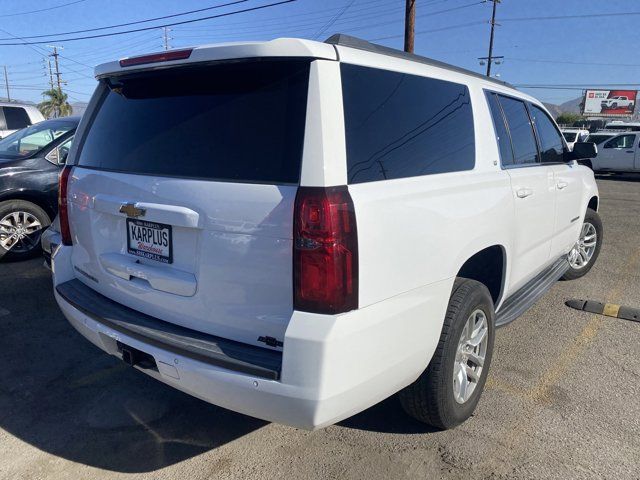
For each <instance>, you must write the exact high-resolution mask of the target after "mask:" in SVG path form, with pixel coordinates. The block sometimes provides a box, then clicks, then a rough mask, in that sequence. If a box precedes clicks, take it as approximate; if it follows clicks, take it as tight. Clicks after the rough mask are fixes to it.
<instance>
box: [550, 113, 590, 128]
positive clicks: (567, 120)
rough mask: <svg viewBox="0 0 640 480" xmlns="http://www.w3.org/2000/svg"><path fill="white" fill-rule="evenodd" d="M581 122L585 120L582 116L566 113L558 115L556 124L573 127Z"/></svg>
mask: <svg viewBox="0 0 640 480" xmlns="http://www.w3.org/2000/svg"><path fill="white" fill-rule="evenodd" d="M579 120H584V117H583V116H582V115H578V114H577V113H571V112H564V113H561V114H560V115H558V118H556V122H558V123H559V124H562V125H573V123H574V122H577V121H579Z"/></svg>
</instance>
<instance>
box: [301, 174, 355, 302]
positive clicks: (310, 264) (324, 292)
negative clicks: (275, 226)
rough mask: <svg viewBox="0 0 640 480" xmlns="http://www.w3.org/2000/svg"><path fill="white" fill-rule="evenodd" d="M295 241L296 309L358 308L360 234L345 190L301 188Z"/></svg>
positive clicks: (349, 197)
mask: <svg viewBox="0 0 640 480" xmlns="http://www.w3.org/2000/svg"><path fill="white" fill-rule="evenodd" d="M293 241H294V245H293V261H294V266H293V271H294V308H295V309H296V310H302V311H307V312H314V313H326V314H336V313H343V312H347V311H349V310H354V309H356V308H358V233H357V229H356V216H355V211H354V208H353V201H352V200H351V196H350V195H349V191H348V190H347V187H346V186H341V187H327V188H325V187H300V188H298V193H297V195H296V202H295V210H294V238H293Z"/></svg>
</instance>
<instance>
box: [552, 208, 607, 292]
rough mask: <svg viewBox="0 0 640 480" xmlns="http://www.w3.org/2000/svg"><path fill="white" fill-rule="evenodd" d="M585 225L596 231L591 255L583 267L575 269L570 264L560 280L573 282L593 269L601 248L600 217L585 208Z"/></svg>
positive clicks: (602, 230) (602, 232)
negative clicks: (589, 225)
mask: <svg viewBox="0 0 640 480" xmlns="http://www.w3.org/2000/svg"><path fill="white" fill-rule="evenodd" d="M585 223H590V224H591V225H593V226H594V227H595V230H596V245H595V249H594V251H593V255H592V256H591V259H590V260H589V262H587V264H586V265H585V266H584V267H581V268H575V267H574V266H572V265H571V263H570V264H569V270H567V272H566V273H565V274H564V275H563V276H562V280H575V279H577V278H580V277H584V276H585V275H586V274H587V273H588V272H589V270H591V267H593V265H594V264H595V263H596V260H597V259H598V255H600V248H601V247H602V240H603V238H604V237H603V234H604V229H603V228H602V220H600V215H598V212H596V211H595V210H592V209H590V208H587V213H586V214H585V216H584V223H583V225H584V224H585ZM581 232H582V230H581Z"/></svg>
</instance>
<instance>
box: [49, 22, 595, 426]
mask: <svg viewBox="0 0 640 480" xmlns="http://www.w3.org/2000/svg"><path fill="white" fill-rule="evenodd" d="M96 76H97V78H98V81H99V84H98V87H97V90H96V92H95V94H94V95H93V97H92V99H91V102H90V104H89V107H88V110H87V112H86V114H85V115H84V117H83V119H82V122H81V124H80V127H79V129H78V133H77V136H76V138H77V140H76V142H74V144H73V147H72V150H71V152H70V158H69V160H68V162H67V167H65V169H64V171H63V174H62V175H61V179H60V209H59V211H60V234H59V236H58V238H57V240H56V241H52V239H51V238H48V244H49V245H52V247H53V248H52V251H53V255H52V268H53V283H54V288H55V298H56V300H57V302H58V304H59V305H60V308H61V309H62V312H63V313H64V315H65V316H66V317H67V319H68V320H69V322H70V323H71V324H72V325H73V326H74V327H75V328H76V329H77V330H78V331H79V332H80V333H81V334H82V335H84V336H85V337H86V338H87V339H89V340H90V341H91V342H93V343H94V344H95V345H97V346H98V347H99V348H101V349H102V350H104V351H106V352H108V353H109V354H111V355H115V356H117V357H118V358H122V359H123V360H124V361H125V362H127V363H128V364H130V365H132V366H134V367H135V368H137V369H139V370H141V371H143V372H145V373H147V374H149V375H151V376H153V377H154V378H157V379H158V380H160V381H162V382H165V383H166V384H168V385H171V386H173V387H175V388H178V389H180V390H183V391H185V392H188V393H189V394H191V395H194V396H196V397H199V398H201V399H204V400H206V401H208V402H211V403H214V404H217V405H221V406H223V407H226V408H229V409H232V410H236V411H238V412H242V413H245V414H248V415H252V416H255V417H259V418H262V419H266V420H270V421H275V422H281V423H285V424H288V425H293V426H296V427H302V428H307V429H316V428H321V427H324V426H326V425H329V424H332V423H334V422H338V421H340V420H342V419H344V418H346V417H349V416H351V415H353V414H355V413H357V412H360V411H362V410H364V409H366V408H368V407H370V406H371V405H373V404H375V403H377V402H379V401H381V400H383V399H384V398H386V397H388V396H390V395H393V394H395V393H396V392H400V400H401V403H402V405H403V407H404V409H405V410H406V411H407V412H408V413H409V414H411V415H413V416H414V417H415V418H417V419H419V420H421V421H424V422H427V423H429V424H431V425H434V426H435V427H437V428H450V427H453V426H455V425H458V424H460V423H461V422H463V421H464V420H466V419H467V418H468V417H469V416H470V415H471V413H472V412H473V410H474V408H475V406H476V404H477V403H478V401H479V399H480V394H481V392H482V389H483V386H484V384H485V381H486V378H487V372H488V369H489V365H490V363H491V357H492V353H493V345H494V332H495V328H496V327H497V326H500V325H506V324H507V323H509V322H511V321H512V320H514V319H515V318H517V317H518V316H519V315H520V314H522V313H523V312H524V311H525V310H526V309H527V308H529V307H530V306H531V305H532V303H533V302H535V301H536V299H538V298H539V297H540V296H541V295H542V294H543V293H544V292H545V291H546V290H547V289H548V288H550V287H551V286H552V285H553V283H554V282H555V281H556V280H558V279H559V278H561V277H564V278H566V279H572V278H578V277H581V276H582V275H584V274H585V273H586V272H588V271H589V269H590V268H591V267H592V265H593V264H594V262H595V260H596V258H597V256H598V252H599V249H600V245H601V242H602V234H603V232H602V224H601V222H600V220H599V217H598V214H597V213H596V211H597V209H598V205H599V199H598V189H597V187H596V183H595V181H594V176H593V172H592V171H591V170H590V169H588V168H586V167H583V166H580V165H578V163H577V162H576V161H575V160H576V159H581V158H584V157H591V156H593V155H594V154H595V148H594V146H593V144H587V143H576V144H575V146H574V149H573V151H572V152H569V151H568V149H567V148H566V144H565V141H564V139H563V137H562V135H561V134H560V131H559V130H558V127H557V126H556V124H555V123H554V121H553V120H552V119H551V117H550V116H549V114H548V113H547V111H546V110H545V108H544V106H543V105H542V104H541V103H540V102H539V101H538V100H536V99H535V98H532V97H530V96H528V95H525V94H523V93H521V92H519V91H517V90H515V89H514V88H512V87H510V86H509V85H507V84H505V83H503V82H499V81H496V80H494V79H490V78H486V77H484V76H481V75H478V74H475V73H473V72H470V71H467V70H463V69H460V68H457V67H453V66H451V65H447V64H443V63H441V62H437V61H434V60H430V59H427V58H424V57H420V56H416V55H410V54H406V53H403V52H399V51H397V50H393V49H389V48H386V47H382V46H378V45H374V44H371V43H368V42H365V41H362V40H359V39H355V38H352V37H346V36H344V35H335V36H333V37H332V38H330V39H329V40H327V42H325V43H319V42H312V41H307V40H299V39H278V40H273V41H270V42H257V43H256V42H254V43H239V44H228V45H218V46H217V45H212V46H202V47H196V48H193V49H183V50H172V51H168V52H162V53H159V54H151V55H145V56H141V57H131V58H125V59H122V60H120V61H116V62H112V63H107V64H104V65H100V66H98V67H96ZM542 354H544V352H542Z"/></svg>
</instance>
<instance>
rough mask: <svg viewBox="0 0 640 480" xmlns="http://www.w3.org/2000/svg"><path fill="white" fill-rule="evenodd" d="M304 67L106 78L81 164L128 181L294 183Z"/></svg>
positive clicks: (240, 66)
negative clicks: (137, 177) (141, 177)
mask: <svg viewBox="0 0 640 480" xmlns="http://www.w3.org/2000/svg"><path fill="white" fill-rule="evenodd" d="M308 78H309V61H308V60H301V61H299V60H295V61H292V60H287V61H283V60H280V61H276V60H274V61H248V62H235V63H225V64H218V65H215V66H207V67H202V66H200V67H183V68H174V69H168V70H165V71H155V72H152V73H150V74H149V73H148V74H138V75H137V76H130V77H125V78H112V79H107V80H102V81H101V82H102V83H103V87H102V88H103V89H104V90H105V91H104V93H103V97H102V99H101V101H100V102H99V103H98V106H97V107H96V108H97V111H96V113H95V114H94V118H93V119H92V123H91V125H90V126H89V128H88V129H87V134H86V136H85V138H84V139H82V140H81V146H80V149H81V150H80V153H79V157H78V165H80V166H83V167H89V168H95V169H104V170H111V171H120V172H127V173H136V174H145V175H159V176H171V177H187V178H204V179H212V180H226V181H237V182H250V183H298V181H299V177H300V164H301V157H302V145H303V137H304V124H305V116H306V102H307V87H308Z"/></svg>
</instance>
